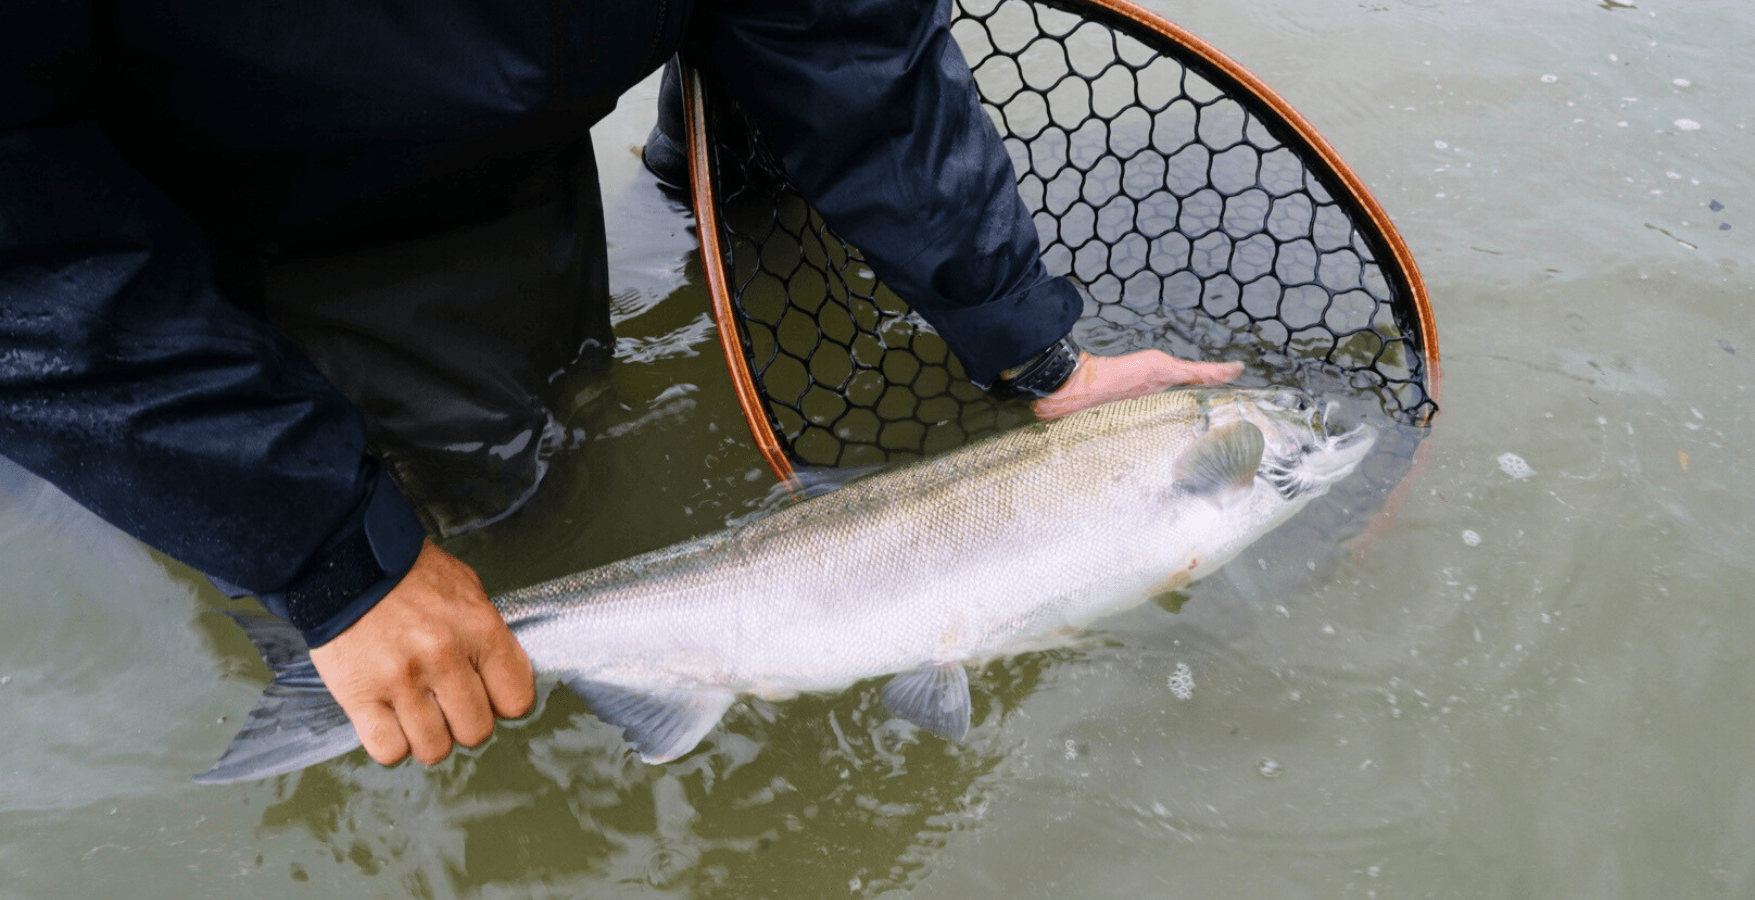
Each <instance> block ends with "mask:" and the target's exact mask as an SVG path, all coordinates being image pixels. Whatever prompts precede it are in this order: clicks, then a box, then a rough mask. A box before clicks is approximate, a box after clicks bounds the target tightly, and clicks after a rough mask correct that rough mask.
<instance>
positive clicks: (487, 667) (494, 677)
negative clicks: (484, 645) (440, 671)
mask: <svg viewBox="0 0 1755 900" xmlns="http://www.w3.org/2000/svg"><path fill="white" fill-rule="evenodd" d="M505 638H506V639H505V640H504V641H501V642H499V643H498V644H497V645H496V646H495V647H493V648H490V650H489V651H488V654H487V655H486V657H485V658H484V659H482V660H481V663H480V665H479V666H478V667H477V671H478V672H480V674H481V683H482V685H483V687H485V688H486V689H487V699H488V702H489V703H491V704H492V705H493V711H494V715H497V716H499V717H500V718H502V719H516V718H518V717H519V716H523V715H526V714H528V713H529V712H530V709H531V707H533V706H535V705H536V679H535V677H534V676H533V675H532V674H531V669H530V657H529V656H527V655H525V653H524V648H523V647H522V646H520V645H519V644H518V642H517V641H516V640H513V639H512V635H511V632H507V633H506V636H505Z"/></svg>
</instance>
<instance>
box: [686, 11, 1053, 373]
mask: <svg viewBox="0 0 1755 900" xmlns="http://www.w3.org/2000/svg"><path fill="white" fill-rule="evenodd" d="M697 15H698V16H700V17H701V18H700V21H699V22H698V25H697V29H698V30H697V31H696V32H695V34H696V36H697V38H698V39H699V40H700V41H701V43H702V44H703V45H704V49H703V52H701V53H700V54H698V55H700V56H704V57H705V61H706V65H707V67H708V69H709V71H710V72H711V73H712V75H713V77H714V79H715V80H716V82H717V83H720V84H723V85H725V86H726V87H727V88H728V89H729V90H730V91H731V93H732V95H733V96H734V97H736V98H737V100H738V102H739V103H740V104H742V105H743V107H744V108H745V109H746V110H748V111H749V112H750V114H751V115H752V116H753V117H754V118H755V120H756V122H757V124H758V126H759V127H760V128H761V130H762V136H763V138H764V139H765V140H766V141H767V142H768V143H769V145H770V146H771V147H772V148H773V150H774V151H775V153H777V154H778V155H779V157H780V159H781V161H782V163H783V164H784V165H785V167H786V174H787V177H788V178H789V179H791V181H792V182H793V184H794V185H796V186H797V187H798V188H799V190H800V192H801V193H803V194H804V196H805V197H806V198H808V199H809V200H810V201H811V202H812V203H813V204H814V205H815V206H816V207H817V209H818V210H819V211H821V212H822V214H823V216H824V218H825V219H826V220H827V221H828V222H829V223H830V224H831V225H833V226H834V228H835V230H836V231H837V232H839V233H840V234H841V235H843V236H844V237H846V238H847V239H848V240H849V241H851V242H852V243H853V244H854V245H855V246H857V247H859V248H860V250H861V251H862V252H863V253H864V254H865V256H866V259H867V261H868V262H869V263H870V264H871V265H872V269H873V271H875V272H876V273H877V274H878V276H879V277H880V278H882V279H883V280H884V281H885V282H886V283H888V284H889V285H890V287H892V288H893V289H895V291H896V293H897V294H899V295H900V296H901V297H902V298H903V299H904V300H907V301H908V303H909V305H911V306H912V307H913V308H914V309H915V310H916V311H917V312H919V313H920V314H921V315H922V316H923V317H925V318H926V320H927V321H928V322H930V323H931V324H932V325H933V327H934V328H936V329H937V330H938V332H939V333H940V334H941V335H942V336H943V337H944V339H945V340H946V342H947V343H949V344H950V346H951V348H952V349H953V350H955V351H956V353H957V356H958V357H959V358H960V359H961V360H962V362H963V367H964V369H965V370H966V371H967V372H968V374H969V376H970V377H971V378H972V379H974V380H975V381H976V382H977V383H983V384H985V383H990V382H991V381H993V379H994V377H995V376H996V375H997V373H998V372H999V371H1000V370H1001V369H1004V368H1007V367H1009V366H1012V365H1016V364H1018V363H1020V362H1023V361H1024V360H1026V359H1028V358H1029V357H1030V356H1031V355H1033V354H1035V353H1036V352H1038V351H1040V350H1042V349H1043V348H1044V347H1047V346H1048V345H1049V344H1052V343H1054V342H1055V341H1056V340H1058V339H1059V338H1060V337H1061V336H1062V335H1065V334H1066V333H1067V332H1068V331H1069V330H1070V329H1071V328H1072V325H1073V323H1074V322H1075V321H1077V319H1078V316H1079V313H1080V312H1081V311H1082V309H1083V300H1082V298H1081V297H1080V296H1079V294H1078V292H1077V290H1076V289H1075V288H1074V287H1073V285H1072V284H1071V283H1070V282H1069V281H1067V280H1066V279H1064V278H1060V277H1056V276H1051V275H1049V274H1048V272H1047V270H1046V269H1045V268H1044V266H1043V265H1042V261H1041V252H1042V251H1041V244H1040V242H1039V241H1038V239H1037V236H1036V228H1035V224H1034V222H1033V221H1032V220H1031V216H1030V213H1029V210H1028V209H1027V208H1026V207H1025V206H1024V204H1023V200H1022V199H1021V198H1020V197H1019V196H1018V192H1017V182H1016V174H1015V173H1014V171H1013V169H1012V163H1011V158H1010V156H1009V155H1008V154H1007V153H1006V150H1005V146H1004V144H1003V143H1002V142H1001V140H1000V137H999V134H998V132H997V131H996V130H995V129H994V127H993V123H992V122H991V121H989V120H988V118H987V114H986V113H985V112H984V111H983V110H982V109H981V105H980V97H979V95H978V94H977V92H976V89H975V82H974V77H973V75H972V74H971V73H970V71H969V65H968V62H967V61H966V60H965V59H964V57H963V54H962V51H961V49H960V48H958V46H957V44H956V41H955V40H954V39H953V38H952V37H951V32H950V4H949V0H703V3H702V9H700V10H699V11H698V12H697Z"/></svg>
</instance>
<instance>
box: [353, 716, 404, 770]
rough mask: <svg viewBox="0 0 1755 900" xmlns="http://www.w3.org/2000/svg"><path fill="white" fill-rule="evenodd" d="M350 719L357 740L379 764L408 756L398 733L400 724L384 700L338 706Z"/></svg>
mask: <svg viewBox="0 0 1755 900" xmlns="http://www.w3.org/2000/svg"><path fill="white" fill-rule="evenodd" d="M341 708H342V710H343V711H344V712H346V713H347V717H348V718H349V719H351V720H353V730H354V731H356V732H358V733H359V736H360V744H361V745H362V746H364V747H365V748H366V753H367V754H368V755H370V756H371V757H372V759H373V760H374V761H376V762H377V763H378V764H379V765H384V766H393V765H396V764H397V763H399V762H402V760H403V757H406V756H408V739H407V738H405V737H403V736H402V725H401V724H399V723H398V722H397V721H396V713H395V712H394V711H393V710H391V709H390V704H388V703H368V704H365V705H363V706H359V707H356V708H353V709H349V708H348V707H347V706H346V705H345V704H344V705H343V706H342V707H341Z"/></svg>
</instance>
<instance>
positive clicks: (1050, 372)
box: [989, 335, 1079, 400]
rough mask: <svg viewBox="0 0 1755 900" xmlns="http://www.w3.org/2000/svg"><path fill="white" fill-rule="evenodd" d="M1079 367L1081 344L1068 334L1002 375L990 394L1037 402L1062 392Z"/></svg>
mask: <svg viewBox="0 0 1755 900" xmlns="http://www.w3.org/2000/svg"><path fill="white" fill-rule="evenodd" d="M1078 367H1079V345H1078V344H1075V343H1073V339H1072V335H1067V336H1066V337H1063V338H1061V339H1060V340H1058V341H1055V342H1054V343H1053V344H1050V345H1049V347H1048V349H1046V350H1044V351H1042V352H1041V353H1038V354H1036V355H1035V356H1034V357H1031V358H1030V359H1029V360H1027V361H1025V362H1023V363H1021V364H1019V365H1016V366H1013V367H1011V368H1009V369H1006V370H1005V371H1003V372H1000V373H999V378H998V379H996V380H995V381H994V383H993V387H992V388H989V391H990V392H992V393H994V394H996V395H998V396H1001V397H1027V398H1029V399H1031V400H1037V399H1040V398H1042V397H1046V396H1048V395H1049V394H1052V393H1054V392H1055V391H1058V390H1060V388H1061V386H1062V385H1064V384H1066V382H1067V379H1069V378H1071V377H1072V374H1073V372H1074V371H1075V370H1077V369H1078Z"/></svg>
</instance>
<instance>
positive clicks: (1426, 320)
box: [1048, 0, 1443, 404]
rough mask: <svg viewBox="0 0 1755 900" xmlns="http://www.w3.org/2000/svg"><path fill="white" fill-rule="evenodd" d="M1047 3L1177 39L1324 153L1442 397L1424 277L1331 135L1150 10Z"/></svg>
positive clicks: (1117, 4) (1435, 396)
mask: <svg viewBox="0 0 1755 900" xmlns="http://www.w3.org/2000/svg"><path fill="white" fill-rule="evenodd" d="M1048 2H1050V3H1051V4H1052V5H1054V6H1057V7H1059V8H1061V9H1064V10H1066V11H1068V12H1073V13H1082V12H1083V11H1084V10H1083V9H1082V8H1089V7H1095V8H1097V9H1099V10H1102V11H1103V12H1104V13H1105V14H1106V16H1107V17H1108V18H1111V19H1120V20H1123V21H1125V22H1128V23H1130V24H1132V25H1134V26H1135V27H1138V28H1142V29H1145V30H1148V31H1155V32H1157V33H1159V34H1161V35H1164V36H1165V37H1167V38H1169V39H1170V40H1171V41H1172V42H1173V43H1176V44H1179V45H1181V46H1183V47H1185V48H1187V49H1188V50H1189V51H1191V52H1192V53H1193V54H1194V55H1195V56H1196V57H1198V58H1199V60H1200V61H1201V62H1203V63H1205V64H1206V66H1207V67H1209V69H1210V71H1212V72H1218V73H1220V74H1222V75H1224V77H1225V78H1227V79H1229V80H1230V81H1231V82H1233V83H1234V84H1236V85H1237V87H1239V88H1241V89H1242V90H1244V91H1246V92H1248V93H1250V94H1252V95H1254V96H1255V98H1256V99H1257V100H1259V101H1261V102H1262V104H1264V105H1265V106H1267V107H1268V108H1269V109H1271V110H1272V111H1273V112H1274V114H1275V115H1276V116H1278V117H1279V119H1280V121H1281V122H1283V123H1285V124H1286V125H1288V126H1290V127H1291V129H1292V130H1293V131H1295V132H1297V134H1298V136H1299V137H1301V138H1303V139H1304V142H1305V143H1306V144H1308V145H1309V146H1310V148H1311V149H1312V150H1315V151H1316V154H1317V156H1319V157H1321V158H1322V161H1323V163H1324V164H1325V165H1327V166H1328V169H1329V171H1330V172H1333V173H1334V174H1335V175H1336V176H1337V177H1339V178H1340V179H1341V184H1342V186H1343V187H1345V188H1346V192H1347V195H1348V196H1349V197H1350V198H1351V199H1352V201H1353V202H1354V203H1356V204H1358V208H1359V211H1360V212H1363V213H1364V214H1365V217H1366V218H1367V219H1369V220H1370V221H1371V224H1372V225H1373V226H1375V227H1376V229H1377V233H1378V234H1379V235H1381V236H1382V238H1383V240H1384V242H1385V243H1386V244H1387V245H1388V246H1387V249H1388V250H1389V252H1390V255H1391V256H1393V257H1394V258H1395V266H1394V271H1395V273H1396V274H1398V275H1400V277H1401V278H1402V280H1403V281H1404V282H1405V285H1406V287H1407V289H1408V296H1409V298H1410V299H1411V300H1412V301H1413V305H1414V310H1413V311H1414V315H1415V316H1416V318H1417V319H1418V322H1417V323H1416V325H1417V328H1418V330H1419V336H1420V351H1421V353H1422V354H1423V355H1424V357H1425V361H1426V384H1425V389H1426V396H1427V397H1429V398H1430V399H1431V400H1432V402H1433V403H1434V404H1437V403H1438V401H1439V400H1440V384H1441V382H1442V380H1443V379H1442V378H1440V377H1439V374H1440V373H1439V363H1438V323H1437V322H1436V321H1435V320H1434V319H1433V317H1432V304H1431V302H1430V300H1429V299H1428V297H1427V295H1426V282H1425V279H1423V278H1421V277H1420V268H1419V266H1417V265H1415V264H1414V254H1413V253H1412V251H1410V250H1409V249H1408V245H1407V242H1406V241H1403V240H1402V236H1401V232H1399V231H1397V230H1396V227H1395V223H1394V222H1391V221H1390V219H1389V214H1388V213H1387V212H1385V211H1384V209H1383V207H1382V206H1379V205H1378V203H1377V199H1376V198H1375V197H1373V196H1372V195H1371V190H1370V189H1369V188H1367V187H1366V186H1365V181H1364V180H1363V179H1361V178H1360V177H1359V175H1358V173H1356V172H1354V171H1353V169H1352V167H1351V166H1348V165H1347V163H1346V160H1343V159H1342V158H1341V155H1340V153H1339V152H1338V151H1336V150H1335V148H1334V145H1332V144H1330V143H1329V142H1328V139H1327V138H1325V137H1323V136H1322V133H1321V132H1319V131H1317V130H1316V126H1314V125H1312V124H1310V121H1309V120H1308V119H1306V118H1304V116H1303V115H1302V114H1300V113H1299V112H1298V111H1297V110H1296V109H1293V108H1292V104H1290V103H1288V102H1286V99H1285V98H1284V97H1281V96H1280V94H1279V92H1277V91H1275V90H1274V89H1273V88H1271V87H1268V86H1267V83H1266V82H1264V81H1262V80H1261V79H1260V78H1257V77H1256V76H1255V73H1254V72H1251V71H1249V70H1248V69H1246V68H1244V67H1243V66H1242V65H1241V64H1240V63H1238V62H1237V61H1236V60H1234V59H1232V58H1231V57H1229V56H1226V55H1225V54H1224V53H1221V52H1219V49H1218V48H1217V47H1214V46H1213V45H1211V44H1209V43H1207V42H1206V41H1204V40H1201V39H1200V38H1198V37H1196V36H1195V35H1193V34H1191V33H1190V32H1188V31H1187V30H1185V29H1184V28H1182V27H1181V26H1180V25H1177V24H1176V23H1174V22H1171V21H1170V20H1169V19H1166V18H1164V17H1163V16H1160V15H1158V14H1157V13H1154V12H1151V11H1150V10H1146V9H1142V8H1140V7H1139V6H1136V5H1135V4H1133V3H1132V2H1130V0H1048Z"/></svg>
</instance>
